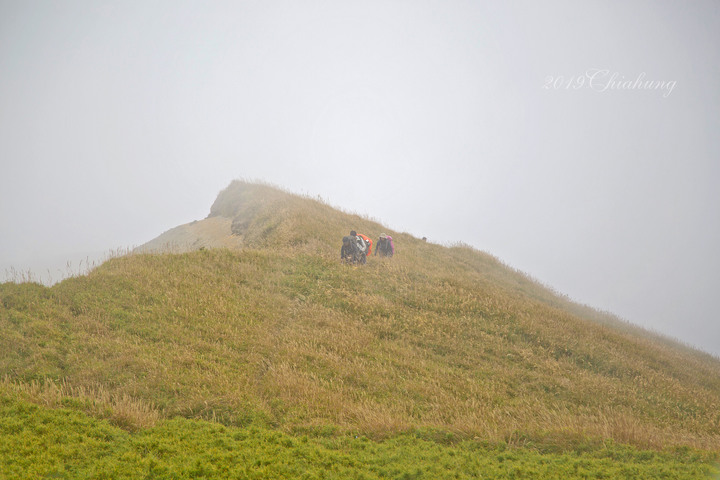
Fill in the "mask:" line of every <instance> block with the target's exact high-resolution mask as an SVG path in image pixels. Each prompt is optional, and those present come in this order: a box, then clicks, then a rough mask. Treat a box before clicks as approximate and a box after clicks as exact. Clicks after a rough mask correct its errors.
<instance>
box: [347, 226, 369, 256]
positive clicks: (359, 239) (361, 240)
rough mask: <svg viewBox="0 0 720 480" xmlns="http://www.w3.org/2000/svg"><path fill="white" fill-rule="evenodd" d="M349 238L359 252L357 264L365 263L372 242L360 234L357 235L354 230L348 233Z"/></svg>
mask: <svg viewBox="0 0 720 480" xmlns="http://www.w3.org/2000/svg"><path fill="white" fill-rule="evenodd" d="M350 238H351V239H352V240H353V244H354V245H356V246H357V249H358V252H359V253H358V255H359V258H358V263H361V264H362V263H366V262H367V256H368V255H369V253H370V250H371V249H372V240H370V239H369V238H368V237H367V236H365V235H363V234H362V233H357V232H356V231H355V230H351V231H350Z"/></svg>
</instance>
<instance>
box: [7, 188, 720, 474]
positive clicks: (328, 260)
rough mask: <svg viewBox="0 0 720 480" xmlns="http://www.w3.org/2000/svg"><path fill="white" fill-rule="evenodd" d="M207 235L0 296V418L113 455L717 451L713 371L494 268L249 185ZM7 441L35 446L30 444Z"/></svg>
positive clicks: (714, 362)
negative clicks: (176, 446) (447, 446)
mask: <svg viewBox="0 0 720 480" xmlns="http://www.w3.org/2000/svg"><path fill="white" fill-rule="evenodd" d="M202 222H208V223H210V222H212V225H209V226H208V225H206V224H205V223H202ZM197 223H198V224H199V225H195V226H193V229H194V230H192V231H197V232H203V233H202V235H203V237H202V239H201V240H202V241H200V242H195V241H194V240H193V239H192V238H190V237H188V235H190V234H191V233H192V231H191V230H190V229H181V230H182V232H181V233H182V235H183V239H185V240H186V241H187V243H186V245H193V244H194V245H195V246H196V247H202V248H201V249H200V250H194V251H188V252H185V253H136V254H130V255H126V256H123V257H118V258H113V259H111V260H109V261H107V262H105V263H104V264H102V265H101V266H100V267H98V268H96V269H94V270H93V271H91V272H90V273H89V274H88V275H86V276H81V277H75V278H70V279H67V280H65V281H63V282H61V283H59V284H57V285H55V286H53V287H50V288H48V287H44V286H41V285H38V284H34V283H21V284H15V283H5V284H2V285H0V331H1V332H2V336H0V372H2V373H3V374H4V377H3V378H2V379H0V407H2V406H3V405H4V410H2V411H3V412H4V413H3V415H4V417H3V418H4V419H5V422H6V423H7V422H10V424H12V425H15V424H22V422H20V423H18V422H19V421H18V422H15V423H13V421H14V420H13V421H10V420H12V418H13V417H12V415H20V414H12V413H8V412H17V411H27V409H29V408H39V409H40V410H38V412H44V413H42V415H46V416H49V418H51V419H52V420H48V423H50V424H52V423H53V422H55V421H60V420H57V418H56V417H52V415H53V413H52V412H55V413H56V414H57V415H61V416H63V415H64V416H67V415H70V413H68V412H77V414H82V415H85V417H83V418H87V419H88V420H87V422H90V423H91V424H92V428H90V427H88V428H89V430H88V431H95V430H93V429H100V430H102V431H105V430H107V429H111V428H114V429H116V430H113V432H114V433H112V434H109V433H106V434H103V435H106V436H107V435H109V437H107V438H110V437H112V438H116V437H115V436H117V438H121V437H122V438H125V440H122V442H120V441H119V440H118V442H120V443H118V444H116V446H117V445H124V446H123V447H122V448H126V447H127V445H128V444H127V442H131V440H128V439H127V438H126V437H124V436H126V435H131V437H129V438H135V439H137V438H138V437H132V435H150V433H148V432H156V433H155V434H156V435H160V436H161V437H160V438H162V434H158V433H157V432H158V431H160V432H162V431H163V428H169V427H167V425H174V426H175V427H177V428H180V429H184V428H188V427H187V424H182V423H178V422H179V421H180V420H178V418H179V417H180V418H185V419H187V420H186V421H194V422H199V423H198V424H197V425H200V426H198V427H197V428H198V429H200V430H202V429H204V428H211V427H205V426H203V425H220V426H222V428H226V429H236V430H232V431H233V432H246V433H243V435H247V432H248V431H249V430H248V429H256V430H254V431H255V432H256V433H257V435H259V436H262V435H280V436H278V437H276V438H277V439H280V438H282V439H284V440H283V441H286V440H287V442H290V443H292V444H293V445H294V443H293V442H296V441H298V440H297V439H298V438H302V437H303V436H305V437H304V438H310V439H311V443H312V442H315V441H316V440H317V439H318V438H320V439H322V438H327V437H328V436H330V437H338V436H340V437H342V436H344V435H349V437H348V438H355V437H357V438H367V439H369V440H368V441H374V442H379V443H377V445H388V443H387V442H397V441H401V440H398V439H403V438H404V439H406V440H403V441H407V438H412V439H414V440H413V441H416V442H425V441H431V442H436V443H437V442H440V443H441V444H443V445H444V443H443V442H445V441H446V440H447V439H452V442H450V443H453V442H476V445H477V444H481V445H484V446H485V447H483V448H486V447H487V448H491V449H493V448H496V447H497V446H498V445H505V446H513V447H519V448H524V449H526V450H523V451H526V452H530V451H531V452H535V453H533V454H536V453H537V452H545V453H548V454H549V453H552V452H555V453H554V454H558V455H562V454H564V453H563V452H571V451H574V452H578V451H585V450H587V449H589V450H590V451H600V450H602V449H604V448H607V445H609V444H613V445H629V446H630V447H628V448H634V449H653V450H656V451H667V449H668V448H670V449H675V450H673V451H678V450H677V449H688V448H690V449H693V451H695V450H694V449H701V450H703V451H705V452H715V453H717V452H720V361H718V359H717V358H714V357H712V356H710V355H708V354H705V353H702V352H699V351H696V350H693V349H690V348H687V347H685V346H682V345H680V344H678V343H675V342H673V341H671V340H668V339H665V338H661V337H658V336H656V335H651V334H649V333H647V332H644V331H643V330H641V329H639V328H636V327H633V326H631V325H629V324H627V323H624V322H622V321H620V320H618V319H616V318H614V317H612V316H610V315H606V314H602V313H599V312H596V311H594V310H592V309H589V308H587V307H583V306H580V305H576V304H573V303H572V302H570V301H569V300H567V299H566V298H564V297H562V296H558V295H557V294H556V293H554V292H553V291H551V290H550V289H548V288H546V287H544V286H542V285H540V284H538V283H537V282H534V281H533V280H532V279H530V278H529V277H528V276H526V275H524V274H522V273H520V272H517V271H515V270H513V269H510V268H508V267H506V266H505V265H503V264H502V263H501V262H499V261H498V260H497V259H495V258H494V257H492V256H490V255H488V254H485V253H482V252H479V251H477V250H473V249H472V248H469V247H466V246H456V247H444V246H440V245H435V244H431V243H427V242H423V241H421V240H419V239H416V238H414V237H412V236H410V235H408V234H404V233H400V232H393V231H390V230H388V229H387V228H385V227H383V226H381V225H379V224H377V223H375V222H373V221H371V220H369V219H367V218H363V217H359V216H357V215H352V214H347V213H344V212H341V211H339V210H337V209H333V208H331V207H330V206H328V205H326V204H324V203H322V202H320V201H317V200H314V199H311V198H306V197H300V196H296V195H292V194H288V193H286V192H283V191H281V190H278V189H275V188H272V187H269V186H265V185H256V184H249V183H245V182H239V181H237V182H233V183H232V184H231V185H230V186H229V187H228V188H227V189H225V190H224V191H223V192H221V193H220V195H219V196H218V198H217V200H216V201H215V203H214V204H213V206H212V208H211V211H210V216H209V218H208V219H206V220H202V221H200V222H197ZM228 226H229V231H228ZM221 227H222V228H221ZM350 229H355V230H357V231H358V232H361V233H365V234H367V235H369V236H370V237H372V238H377V236H378V235H379V234H380V233H382V232H385V233H388V234H391V235H392V236H393V238H394V239H395V244H396V249H397V250H396V252H397V253H396V256H395V257H394V258H391V259H380V258H377V257H375V258H371V259H370V260H369V261H368V264H367V265H365V266H362V267H353V266H347V265H342V264H340V262H339V250H340V246H341V241H340V240H341V238H342V236H343V235H347V232H348V231H349V230H350ZM162 242H165V243H167V244H168V245H169V244H171V243H172V242H173V240H172V237H171V236H166V237H164V239H163V240H162ZM157 245H158V243H157V242H156V243H155V246H156V247H157ZM227 245H233V247H232V248H227ZM213 246H224V248H211V247H213ZM33 405H36V406H38V407H32V406H33ZM0 410H1V409H0ZM58 412H59V413H58ZM73 415H74V414H73ZM20 416H21V415H20ZM23 418H24V417H23ZM64 418H65V417H63V420H62V421H63V422H64V421H66V420H65V419H64ZM173 419H174V420H173ZM28 421H29V420H28ZM92 422H95V423H92ZM98 422H100V423H98ZM168 422H170V423H168ZM173 422H175V423H173ZM80 423H81V424H82V422H80ZM178 425H180V426H178ZM2 428H3V427H2V423H0V433H2V432H5V435H10V436H11V437H12V438H24V437H22V435H25V434H26V433H27V432H28V431H34V430H32V428H35V427H32V428H31V427H28V428H29V429H30V430H28V429H27V428H25V427H22V428H21V427H13V428H15V430H13V429H12V428H11V427H5V428H6V429H5V430H3V429H2ZM228 431H231V430H228ZM8 432H10V433H8ZM13 432H14V433H13ZM18 432H20V433H18ZM23 432H24V433H23ZM128 432H129V433H128ZM258 432H260V433H258ZM262 432H265V433H262ZM267 432H270V433H267ZM272 432H277V433H272ZM11 434H12V435H15V436H12V435H11ZM78 435H80V437H82V435H81V434H78ZM232 435H239V433H233V434H232ZM408 435H410V436H411V437H407V436H408ZM8 438H10V437H8ZM103 438H105V437H103ZM233 438H234V437H233ZM343 438H345V437H343ZM18 441H20V440H18ZM132 441H135V440H132ZM278 441H279V440H278ZM123 442H124V443H123ZM477 442H480V443H477ZM609 442H610V443H609ZM353 445H355V444H353ZM462 445H465V446H463V447H458V448H471V447H468V446H467V445H468V444H467V443H464V444H462ZM127 448H130V447H127ZM318 448H319V447H318ZM348 448H350V447H348ZM352 448H355V447H352ZM358 448H359V447H358ZM378 448H380V447H378ZM472 448H475V447H472ZM623 448H625V447H623ZM528 449H529V450H528ZM113 451H114V450H113ZM679 451H682V452H687V451H688V450H679ZM458 452H460V450H458ZM2 453H3V452H2V451H0V456H1V455H2ZM116 453H117V452H116ZM496 454H497V452H496V451H494V450H493V453H492V455H496ZM118 455H120V453H118ZM673 455H674V454H673ZM713 455H714V454H710V456H708V457H703V458H704V460H703V461H702V462H700V463H703V462H705V463H704V464H709V462H710V460H709V459H711V458H712V457H713ZM672 458H673V460H672V461H676V460H677V457H676V456H673V457H672ZM418 461H419V460H418ZM0 467H2V463H0ZM9 468H10V467H8V470H7V471H11V470H9ZM148 468H149V467H148ZM188 468H190V467H188ZM576 471H577V470H576ZM2 472H3V470H2V468H0V478H1V475H2ZM366 474H367V475H369V473H368V472H365V473H364V474H363V475H366ZM178 475H179V474H178ZM375 475H376V476H377V478H387V477H383V476H382V475H380V474H379V473H377V472H375ZM190 476H191V477H192V475H190ZM398 476H399V474H398ZM347 477H348V476H345V478H347ZM28 478H30V477H28ZM88 478H92V475H91V474H88ZM123 478H124V477H123ZM169 478H181V476H175V477H173V476H172V475H171V476H170V477H169ZM240 478H242V477H240ZM248 478H252V477H248ZM258 478H264V477H258ZM268 478H272V476H270V477H268ZM287 478H292V476H289V477H287ZM337 478H343V476H340V477H337ZM357 478H361V477H360V476H359V473H358V477H357ZM367 478H373V477H372V475H370V476H368V477H367ZM407 478H413V477H407ZM415 478H431V477H415ZM468 478H471V477H468ZM507 478H513V477H512V476H508V477H507ZM550 478H552V477H550ZM578 478H581V477H578ZM627 478H633V477H627ZM638 478H640V477H638ZM687 478H692V475H690V476H688V477H687Z"/></svg>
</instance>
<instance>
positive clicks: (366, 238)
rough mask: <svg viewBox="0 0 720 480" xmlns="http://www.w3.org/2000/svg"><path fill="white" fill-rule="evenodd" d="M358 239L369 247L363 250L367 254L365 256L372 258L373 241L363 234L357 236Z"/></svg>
mask: <svg viewBox="0 0 720 480" xmlns="http://www.w3.org/2000/svg"><path fill="white" fill-rule="evenodd" d="M357 236H358V238H360V239H362V241H364V242H365V245H366V246H367V249H363V251H364V252H365V255H367V256H370V254H372V240H370V238H369V237H368V236H366V235H363V234H362V233H358V234H357Z"/></svg>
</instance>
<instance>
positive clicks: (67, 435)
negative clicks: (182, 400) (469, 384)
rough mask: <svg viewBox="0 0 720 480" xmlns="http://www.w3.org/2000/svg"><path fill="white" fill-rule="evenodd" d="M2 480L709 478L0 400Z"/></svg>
mask: <svg viewBox="0 0 720 480" xmlns="http://www.w3.org/2000/svg"><path fill="white" fill-rule="evenodd" d="M0 436H1V437H2V439H3V441H2V442H0V479H6V478H7V479H13V480H24V479H35V478H61V479H62V478H66V479H74V480H80V479H91V478H92V479H99V478H103V479H126V478H127V479H135V478H153V479H183V478H187V479H190V478H194V479H197V478H208V479H217V478H236V479H307V480H310V479H365V480H371V479H390V478H392V479H403V480H407V479H427V480H439V479H471V478H494V479H516V478H554V479H560V478H562V479H575V478H577V479H581V478H583V479H587V478H613V479H644V478H673V479H687V480H691V479H692V480H694V479H697V478H709V476H710V475H712V474H713V473H714V474H717V473H718V469H717V467H715V466H712V460H713V458H712V456H711V455H709V454H707V453H704V452H699V451H694V450H692V449H688V448H678V449H672V450H666V451H662V452H656V451H642V450H636V449H633V448H629V447H625V446H621V445H617V444H613V443H607V444H605V445H603V446H602V447H601V448H596V449H590V450H584V451H576V452H566V453H563V452H554V451H546V452H538V451H536V450H531V449H526V448H513V449H508V448H506V447H505V446H503V445H496V446H493V445H488V444H484V443H482V442H476V441H455V440H453V439H452V438H449V437H447V436H440V435H438V434H437V433H434V432H415V433H411V434H402V435H398V436H395V437H393V438H391V439H387V440H383V441H379V442H378V441H372V440H369V439H368V438H367V437H364V436H347V435H346V436H323V435H316V436H307V435H300V436H291V435H287V434H284V433H282V432H278V431H277V430H270V429H267V428H262V427H254V426H253V427H226V426H222V425H218V424H217V423H210V422H206V421H197V420H187V419H182V418H176V419H173V420H168V421H163V422H161V423H160V424H158V425H157V426H155V427H152V428H148V429H145V430H143V431H141V432H138V433H136V434H129V433H128V432H126V431H124V430H122V429H120V428H117V427H114V426H112V425H110V424H109V423H108V422H104V421H100V420H96V419H93V418H89V417H87V416H85V415H83V414H80V413H78V412H76V411H73V410H71V409H67V408H63V409H47V408H44V407H39V406H37V405H34V404H31V403H28V402H26V401H23V400H20V399H18V398H16V397H15V396H12V395H11V396H9V397H7V396H5V397H0Z"/></svg>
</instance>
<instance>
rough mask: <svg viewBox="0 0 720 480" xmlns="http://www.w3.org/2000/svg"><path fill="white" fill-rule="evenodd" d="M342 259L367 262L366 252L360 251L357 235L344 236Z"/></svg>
mask: <svg viewBox="0 0 720 480" xmlns="http://www.w3.org/2000/svg"><path fill="white" fill-rule="evenodd" d="M340 260H341V261H343V262H345V263H365V254H364V253H363V252H361V251H360V247H358V244H357V239H356V238H355V237H343V244H342V247H341V248H340Z"/></svg>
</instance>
